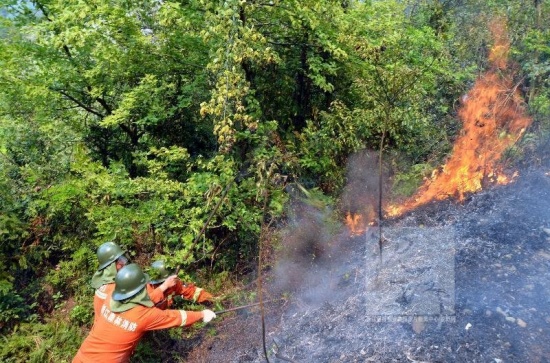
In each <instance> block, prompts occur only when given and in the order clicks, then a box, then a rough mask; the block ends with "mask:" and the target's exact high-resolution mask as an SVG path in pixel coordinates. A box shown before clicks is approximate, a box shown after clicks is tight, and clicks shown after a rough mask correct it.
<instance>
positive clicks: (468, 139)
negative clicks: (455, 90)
mask: <svg viewBox="0 0 550 363" xmlns="http://www.w3.org/2000/svg"><path fill="white" fill-rule="evenodd" d="M490 26H491V31H492V33H493V35H494V38H495V44H494V46H493V48H492V49H491V53H490V55H489V61H490V63H491V68H490V69H489V71H488V72H487V73H486V74H485V75H483V76H481V77H479V78H478V79H477V81H476V83H475V85H474V87H473V88H472V89H471V90H470V92H469V93H468V94H467V95H466V96H465V97H463V100H462V105H461V108H460V109H459V112H458V115H459V117H460V119H461V121H462V123H463V130H462V131H461V133H460V136H459V137H458V139H457V140H456V142H455V144H454V147H453V150H452V154H451V156H450V158H449V159H448V160H447V162H446V164H445V165H444V166H443V167H442V168H441V169H440V170H438V171H436V172H434V174H433V175H432V178H430V179H429V180H427V181H426V182H425V184H424V185H423V186H422V187H421V188H420V189H419V190H418V191H417V193H416V194H415V195H414V196H413V197H412V198H411V199H410V200H409V201H408V202H406V203H405V204H403V205H401V206H390V207H388V208H387V210H386V212H387V213H388V214H389V215H391V216H395V215H399V214H401V213H403V212H405V211H408V210H411V209H413V208H415V207H417V206H420V205H423V204H426V203H428V202H430V201H432V200H443V199H447V198H453V197H454V198H457V199H458V200H460V201H462V200H464V198H465V195H466V194H468V193H472V192H476V191H479V190H480V189H482V187H483V186H484V185H487V184H488V183H500V184H505V183H508V182H510V180H513V178H514V177H515V176H517V173H516V174H514V175H513V176H512V177H511V178H509V177H507V176H505V175H504V174H503V173H502V170H501V166H499V163H498V162H499V160H500V157H501V156H502V153H503V152H504V151H505V150H506V149H507V148H509V147H510V146H512V145H513V144H514V143H515V142H516V141H517V140H518V139H519V138H520V137H521V136H522V135H523V133H524V132H525V130H526V128H527V127H528V126H529V125H530V124H531V121H532V120H531V118H529V117H527V116H526V115H525V114H524V112H523V99H522V98H521V96H520V94H519V92H518V90H517V88H518V86H519V84H514V81H513V78H514V71H513V69H510V68H509V67H508V61H507V58H508V52H509V49H510V41H509V39H508V36H507V33H506V26H505V25H504V22H502V21H494V22H493V23H492V24H490Z"/></svg>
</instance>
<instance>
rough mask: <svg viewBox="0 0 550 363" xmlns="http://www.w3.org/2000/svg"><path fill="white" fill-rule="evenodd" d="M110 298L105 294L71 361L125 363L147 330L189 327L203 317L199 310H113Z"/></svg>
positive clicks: (143, 308) (137, 308)
mask: <svg viewBox="0 0 550 363" xmlns="http://www.w3.org/2000/svg"><path fill="white" fill-rule="evenodd" d="M110 301H111V295H110V294H108V295H107V297H106V299H105V300H104V302H103V304H102V305H101V308H100V311H99V314H98V316H97V319H96V322H95V323H94V326H93V328H92V330H91V331H90V333H89V334H88V337H86V339H85V340H84V342H83V343H82V345H81V346H80V349H79V350H78V352H77V353H76V356H75V357H74V358H73V361H72V363H100V362H101V363H103V362H105V363H107V362H108V363H126V362H128V361H129V360H130V356H131V355H132V353H133V352H134V349H135V348H136V346H137V344H138V342H139V340H140V339H141V337H142V336H143V334H145V332H146V331H149V330H160V329H168V328H173V327H177V326H189V325H192V324H194V323H196V322H197V321H199V320H200V319H201V318H202V312H200V311H184V310H160V309H157V308H154V307H152V308H148V307H145V306H141V305H138V306H136V307H134V308H132V309H130V310H127V311H124V312H122V313H115V312H112V311H111V310H110V308H109V303H110Z"/></svg>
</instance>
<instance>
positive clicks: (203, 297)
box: [197, 290, 214, 304]
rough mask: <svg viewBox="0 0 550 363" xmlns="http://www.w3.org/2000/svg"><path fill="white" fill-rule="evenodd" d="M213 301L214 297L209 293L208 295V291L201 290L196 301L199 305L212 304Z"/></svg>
mask: <svg viewBox="0 0 550 363" xmlns="http://www.w3.org/2000/svg"><path fill="white" fill-rule="evenodd" d="M213 299H214V296H212V294H211V293H209V292H208V291H204V290H202V291H201V293H200V295H199V297H198V299H197V302H198V303H199V304H204V303H209V302H212V300H213Z"/></svg>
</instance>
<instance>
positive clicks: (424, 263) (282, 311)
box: [181, 171, 550, 363]
mask: <svg viewBox="0 0 550 363" xmlns="http://www.w3.org/2000/svg"><path fill="white" fill-rule="evenodd" d="M549 206H550V174H549V173H548V172H544V171H532V172H530V173H526V174H525V175H523V176H522V177H520V178H519V179H518V180H517V181H516V182H514V183H513V184H509V185H507V186H499V187H494V188H492V189H490V190H486V191H483V192H481V193H478V194H475V195H471V196H470V197H469V198H467V200H466V201H465V202H464V203H463V204H456V203H453V202H449V201H444V202H437V203H432V204H429V205H425V206H422V207H420V208H417V209H416V210H414V211H412V212H410V213H409V214H407V215H405V216H402V217H400V218H398V219H394V220H388V221H386V223H385V225H384V226H383V228H382V230H381V231H380V230H374V231H371V232H370V233H368V234H367V235H361V236H356V237H352V238H350V237H344V236H343V235H340V236H338V238H336V242H333V244H332V245H330V246H329V247H326V248H325V250H324V254H323V256H322V258H318V259H316V258H312V259H311V261H309V260H304V258H303V256H301V257H300V258H299V259H297V260H294V261H293V260H281V261H279V262H278V266H277V268H275V269H274V270H273V272H272V273H270V274H269V276H267V279H268V281H270V284H269V285H267V286H266V297H265V298H266V299H269V298H274V297H275V298H278V297H279V296H281V293H283V292H284V293H286V294H287V296H289V298H288V299H286V300H279V301H278V302H277V303H269V304H266V306H265V309H264V312H265V314H264V316H265V322H266V332H265V337H266V340H265V342H266V349H267V350H268V355H269V361H270V362H285V361H293V362H495V363H498V362H549V361H550V347H549V346H548V344H547V343H548V341H550V304H549V302H550V301H549V300H550V279H549V276H548V275H549V266H550V208H549ZM318 227H319V226H317V227H314V228H313V233H318V232H319V231H317V232H316V229H315V228H317V229H318ZM379 232H381V234H379ZM310 233H311V231H310ZM319 233H320V232H319ZM380 236H381V237H382V239H380V238H379V237H380ZM380 240H382V242H383V243H382V245H381V246H379V245H378V242H379V241H380ZM379 247H381V248H382V256H380V253H379V252H380V251H379ZM316 248H318V246H317V247H316ZM305 255H307V252H306V253H305ZM449 257H450V258H449ZM284 276H289V278H288V279H287V280H285V281H283V282H284V283H281V280H284ZM214 324H215V334H212V335H211V336H207V335H206V334H205V335H204V336H203V337H201V339H200V341H198V342H196V344H194V345H193V346H192V347H191V346H188V347H187V348H188V350H187V352H186V354H185V355H186V361H187V362H264V361H266V359H265V357H264V354H263V348H262V344H263V339H262V336H263V334H262V325H261V315H260V312H259V310H258V309H257V308H254V309H249V310H244V311H241V312H235V313H230V314H227V315H224V316H222V317H220V319H218V320H217V321H216V322H215V323H214ZM181 348H183V347H181Z"/></svg>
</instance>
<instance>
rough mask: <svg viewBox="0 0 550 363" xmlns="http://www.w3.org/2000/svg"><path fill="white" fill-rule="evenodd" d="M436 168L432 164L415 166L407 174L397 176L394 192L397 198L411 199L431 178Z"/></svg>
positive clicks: (394, 180)
mask: <svg viewBox="0 0 550 363" xmlns="http://www.w3.org/2000/svg"><path fill="white" fill-rule="evenodd" d="M433 169H434V167H433V166H432V165H430V164H415V165H413V166H412V167H411V168H410V170H408V171H407V172H402V173H399V174H397V175H396V176H395V177H394V179H393V183H394V185H393V188H392V190H393V191H394V193H395V194H396V195H397V196H403V197H409V196H411V195H412V194H413V193H414V192H415V191H416V190H417V189H418V187H419V186H420V185H421V184H422V183H423V182H424V179H425V178H427V177H429V176H430V173H431V172H432V171H433Z"/></svg>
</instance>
